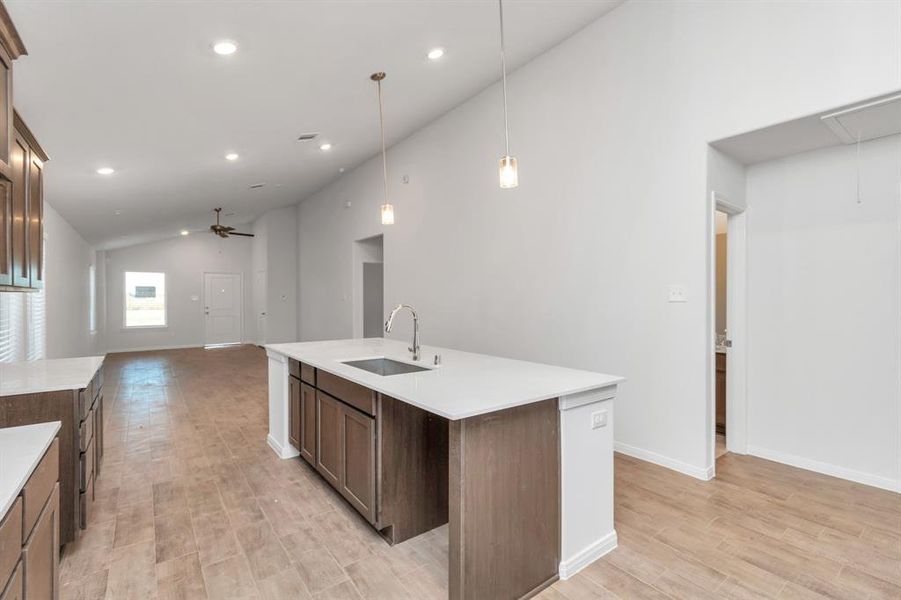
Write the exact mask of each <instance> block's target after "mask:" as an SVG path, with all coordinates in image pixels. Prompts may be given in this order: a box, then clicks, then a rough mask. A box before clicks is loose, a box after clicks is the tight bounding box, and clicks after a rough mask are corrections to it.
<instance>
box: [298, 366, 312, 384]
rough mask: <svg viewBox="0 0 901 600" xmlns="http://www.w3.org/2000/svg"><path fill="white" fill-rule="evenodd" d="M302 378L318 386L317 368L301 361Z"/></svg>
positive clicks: (305, 381)
mask: <svg viewBox="0 0 901 600" xmlns="http://www.w3.org/2000/svg"><path fill="white" fill-rule="evenodd" d="M300 380H301V381H303V382H304V383H309V384H310V385H312V386H313V387H316V369H314V368H313V367H311V366H310V365H308V364H305V363H300Z"/></svg>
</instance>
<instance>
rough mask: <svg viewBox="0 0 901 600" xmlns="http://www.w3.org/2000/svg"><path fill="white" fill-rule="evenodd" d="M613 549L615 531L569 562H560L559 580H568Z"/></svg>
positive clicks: (614, 546) (614, 545)
mask: <svg viewBox="0 0 901 600" xmlns="http://www.w3.org/2000/svg"><path fill="white" fill-rule="evenodd" d="M614 548H616V530H614V531H611V532H610V533H608V534H607V535H605V536H604V537H602V538H601V539H599V540H598V541H596V542H595V543H593V544H592V545H590V546H588V547H587V548H585V549H584V550H582V551H581V552H579V553H578V554H576V555H575V556H573V557H572V558H570V559H569V560H563V561H560V571H559V575H560V579H569V578H570V577H572V576H573V575H575V574H576V573H578V572H579V571H581V570H582V569H584V568H585V567H587V566H588V565H590V564H591V563H593V562H594V561H596V560H597V559H599V558H600V557H602V556H604V555H605V554H607V553H608V552H610V551H611V550H613V549H614Z"/></svg>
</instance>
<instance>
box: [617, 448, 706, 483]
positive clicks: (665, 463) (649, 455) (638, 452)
mask: <svg viewBox="0 0 901 600" xmlns="http://www.w3.org/2000/svg"><path fill="white" fill-rule="evenodd" d="M613 450H614V451H616V452H621V453H623V454H626V455H627V456H631V457H632V458H637V459H639V460H643V461H646V462H649V463H654V464H655V465H660V466H661V467H666V468H667V469H672V470H673V471H678V472H679V473H684V474H685V475H689V476H691V477H694V478H695V479H700V480H702V481H710V480H711V479H713V466H712V465H711V466H709V467H707V468H706V469H705V468H701V467H696V466H695V465H690V464H688V463H686V462H682V461H681V460H676V459H675V458H670V457H668V456H664V455H662V454H657V453H656V452H651V451H650V450H645V449H644V448H636V447H635V446H630V445H628V444H624V443H622V442H613Z"/></svg>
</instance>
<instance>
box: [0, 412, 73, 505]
mask: <svg viewBox="0 0 901 600" xmlns="http://www.w3.org/2000/svg"><path fill="white" fill-rule="evenodd" d="M61 426H62V423H61V422H60V421H47V422H46V423H35V424H33V425H20V426H19V427H3V428H0V452H2V451H3V450H2V445H3V442H4V440H3V437H4V435H3V432H4V431H7V430H9V429H23V430H24V429H34V434H35V435H36V436H38V435H40V436H43V442H42V443H41V444H40V446H39V447H40V451H39V452H36V453H35V454H34V456H33V458H32V460H31V461H30V462H31V464H30V465H29V466H28V467H27V468H26V469H25V470H24V471H20V472H18V473H16V474H15V475H16V477H17V478H18V481H17V482H16V483H14V484H13V487H12V488H10V490H7V491H4V493H5V494H6V496H5V497H3V498H0V500H2V502H0V521H2V520H3V518H4V517H5V516H6V513H7V511H8V510H9V509H10V508H11V507H12V505H13V503H15V501H16V498H18V497H19V492H21V491H22V488H23V487H25V484H26V483H28V479H29V478H30V477H31V474H32V473H34V470H35V469H36V468H37V466H38V464H39V463H40V462H41V459H42V458H43V457H44V453H45V452H47V449H48V448H49V447H50V444H52V443H53V440H54V439H56V434H57V433H59V429H60V427H61ZM36 448H38V446H36V447H35V449H36ZM7 475H8V474H7V473H0V479H3V478H6V477H7ZM2 487H3V486H2V485H0V488H2Z"/></svg>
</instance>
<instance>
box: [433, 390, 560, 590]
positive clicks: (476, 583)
mask: <svg viewBox="0 0 901 600" xmlns="http://www.w3.org/2000/svg"><path fill="white" fill-rule="evenodd" d="M559 416H560V413H559V410H558V408H557V399H556V398H554V399H550V400H544V401H542V402H535V403H532V404H527V405H524V406H518V407H515V408H511V409H507V410H502V411H497V412H493V413H489V414H485V415H478V416H475V417H470V418H468V419H461V420H456V421H451V422H450V432H449V438H450V439H449V446H450V447H449V483H450V487H449V523H450V525H449V537H450V548H449V587H450V598H451V600H464V599H466V600H481V599H484V598H498V599H501V598H511V599H512V598H528V597H530V596H532V595H534V594H536V593H537V592H538V591H540V590H542V589H544V588H545V587H547V586H548V585H550V584H551V583H553V582H554V581H555V580H556V579H557V569H558V567H559V562H560V427H559Z"/></svg>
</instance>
